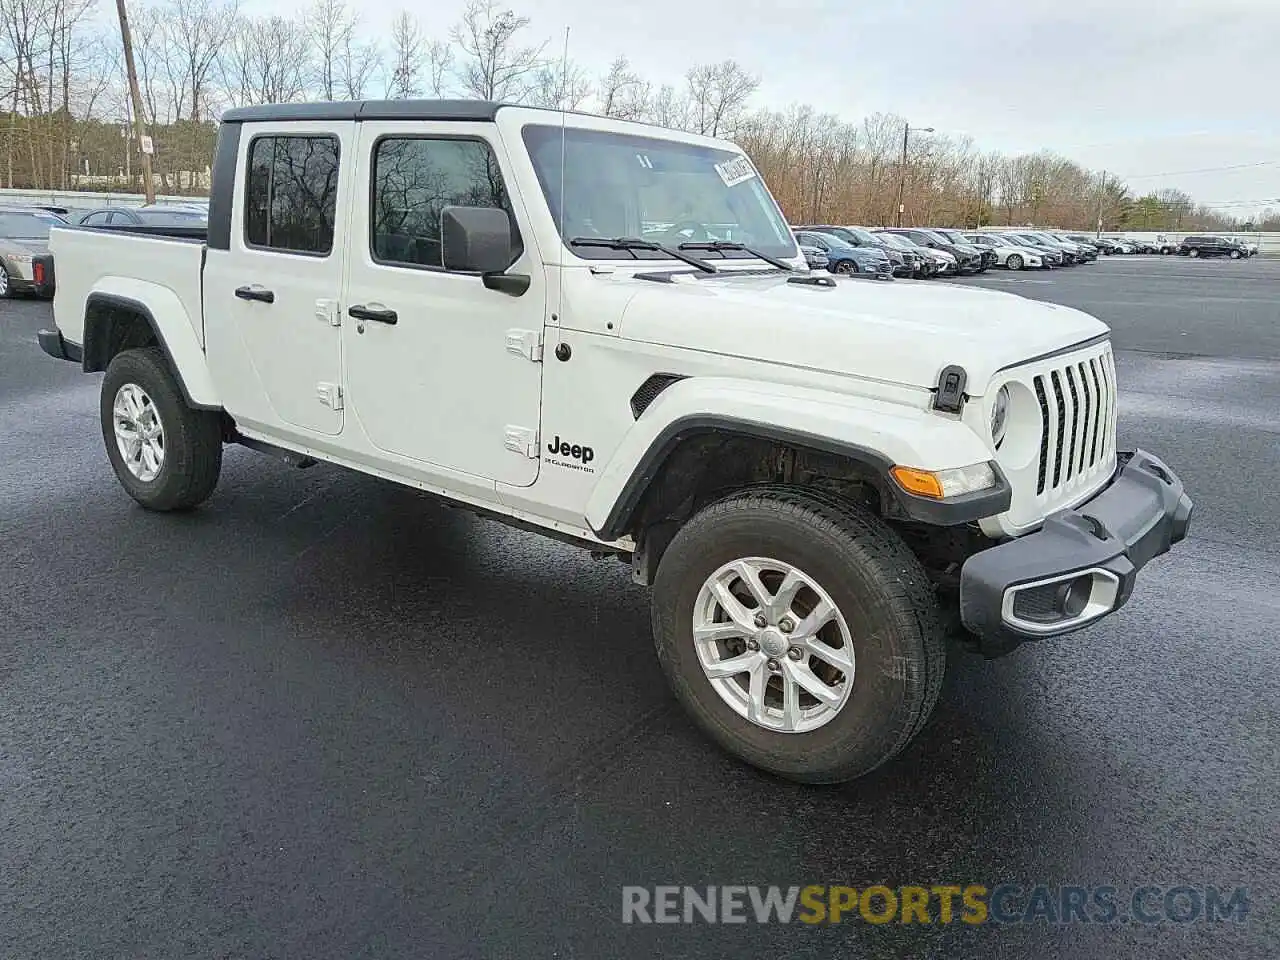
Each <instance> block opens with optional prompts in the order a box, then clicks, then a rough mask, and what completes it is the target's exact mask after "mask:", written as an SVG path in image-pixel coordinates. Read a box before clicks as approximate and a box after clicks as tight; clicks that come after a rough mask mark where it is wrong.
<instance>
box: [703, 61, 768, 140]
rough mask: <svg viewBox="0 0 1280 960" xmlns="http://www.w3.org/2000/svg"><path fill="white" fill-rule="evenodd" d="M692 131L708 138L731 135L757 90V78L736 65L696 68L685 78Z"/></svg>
mask: <svg viewBox="0 0 1280 960" xmlns="http://www.w3.org/2000/svg"><path fill="white" fill-rule="evenodd" d="M685 81H686V83H687V84H688V87H689V102H690V106H691V114H692V119H693V129H694V131H695V132H697V133H703V134H706V135H707V136H711V137H719V136H725V135H729V134H731V133H732V127H733V124H734V122H735V121H736V120H737V119H738V118H739V117H740V116H741V115H742V112H743V110H745V108H746V105H747V101H748V100H749V99H750V98H751V95H752V94H753V93H755V91H756V88H757V87H759V86H760V78H759V77H754V76H752V75H751V74H749V73H748V72H747V71H746V70H744V69H743V68H742V67H741V66H740V65H739V64H738V63H737V62H736V61H734V60H725V61H724V62H723V63H708V64H700V65H698V66H696V67H692V68H690V70H689V72H688V73H687V74H686V75H685Z"/></svg>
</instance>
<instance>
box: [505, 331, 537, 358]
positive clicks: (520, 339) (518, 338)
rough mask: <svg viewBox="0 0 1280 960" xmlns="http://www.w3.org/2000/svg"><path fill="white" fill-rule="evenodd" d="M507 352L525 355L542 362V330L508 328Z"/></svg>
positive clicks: (519, 355)
mask: <svg viewBox="0 0 1280 960" xmlns="http://www.w3.org/2000/svg"><path fill="white" fill-rule="evenodd" d="M507 353H514V354H515V355H516V356H517V357H524V358H525V359H526V360H532V361H533V362H534V363H541V362H542V331H541V330H508V331H507Z"/></svg>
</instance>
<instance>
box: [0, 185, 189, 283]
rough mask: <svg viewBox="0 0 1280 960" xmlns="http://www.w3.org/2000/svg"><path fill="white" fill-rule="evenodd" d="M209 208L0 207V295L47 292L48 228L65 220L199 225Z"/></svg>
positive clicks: (109, 224)
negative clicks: (96, 208)
mask: <svg viewBox="0 0 1280 960" xmlns="http://www.w3.org/2000/svg"><path fill="white" fill-rule="evenodd" d="M208 216H209V214H208V211H207V210H206V209H205V208H204V207H203V206H201V205H199V204H192V205H191V206H184V205H181V204H158V203H157V204H149V205H147V206H141V207H124V206H116V207H104V208H102V209H98V210H77V209H74V208H70V207H60V206H2V207H0V298H7V297H13V296H18V295H24V294H25V295H28V296H37V297H52V296H53V290H54V276H53V256H52V254H50V253H49V231H50V229H52V228H53V227H56V226H59V225H64V226H65V225H66V224H69V223H75V224H83V225H84V226H88V227H108V228H109V227H113V226H114V227H130V228H138V227H143V228H146V227H163V228H165V229H172V228H173V227H186V226H190V227H196V228H200V227H204V226H205V225H206V223H207V222H208Z"/></svg>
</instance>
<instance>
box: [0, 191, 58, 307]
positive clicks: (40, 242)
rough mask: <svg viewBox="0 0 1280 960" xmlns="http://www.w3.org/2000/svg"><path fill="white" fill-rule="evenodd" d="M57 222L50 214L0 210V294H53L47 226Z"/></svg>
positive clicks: (56, 218)
mask: <svg viewBox="0 0 1280 960" xmlns="http://www.w3.org/2000/svg"><path fill="white" fill-rule="evenodd" d="M59 223H65V221H64V220H62V218H61V217H58V216H56V215H54V214H52V213H26V212H21V211H3V210H0V297H12V296H15V295H17V294H20V293H28V294H34V295H35V296H37V297H52V296H53V255H52V254H50V253H49V228H50V227H53V226H54V225H56V224H59Z"/></svg>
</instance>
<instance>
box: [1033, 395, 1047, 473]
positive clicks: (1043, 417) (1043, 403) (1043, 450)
mask: <svg viewBox="0 0 1280 960" xmlns="http://www.w3.org/2000/svg"><path fill="white" fill-rule="evenodd" d="M1035 385H1036V399H1037V400H1039V401H1040V476H1039V477H1038V478H1037V479H1036V493H1037V494H1040V493H1044V472H1045V470H1046V468H1047V467H1048V466H1049V401H1048V400H1046V399H1045V395H1044V377H1036V378H1035Z"/></svg>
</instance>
